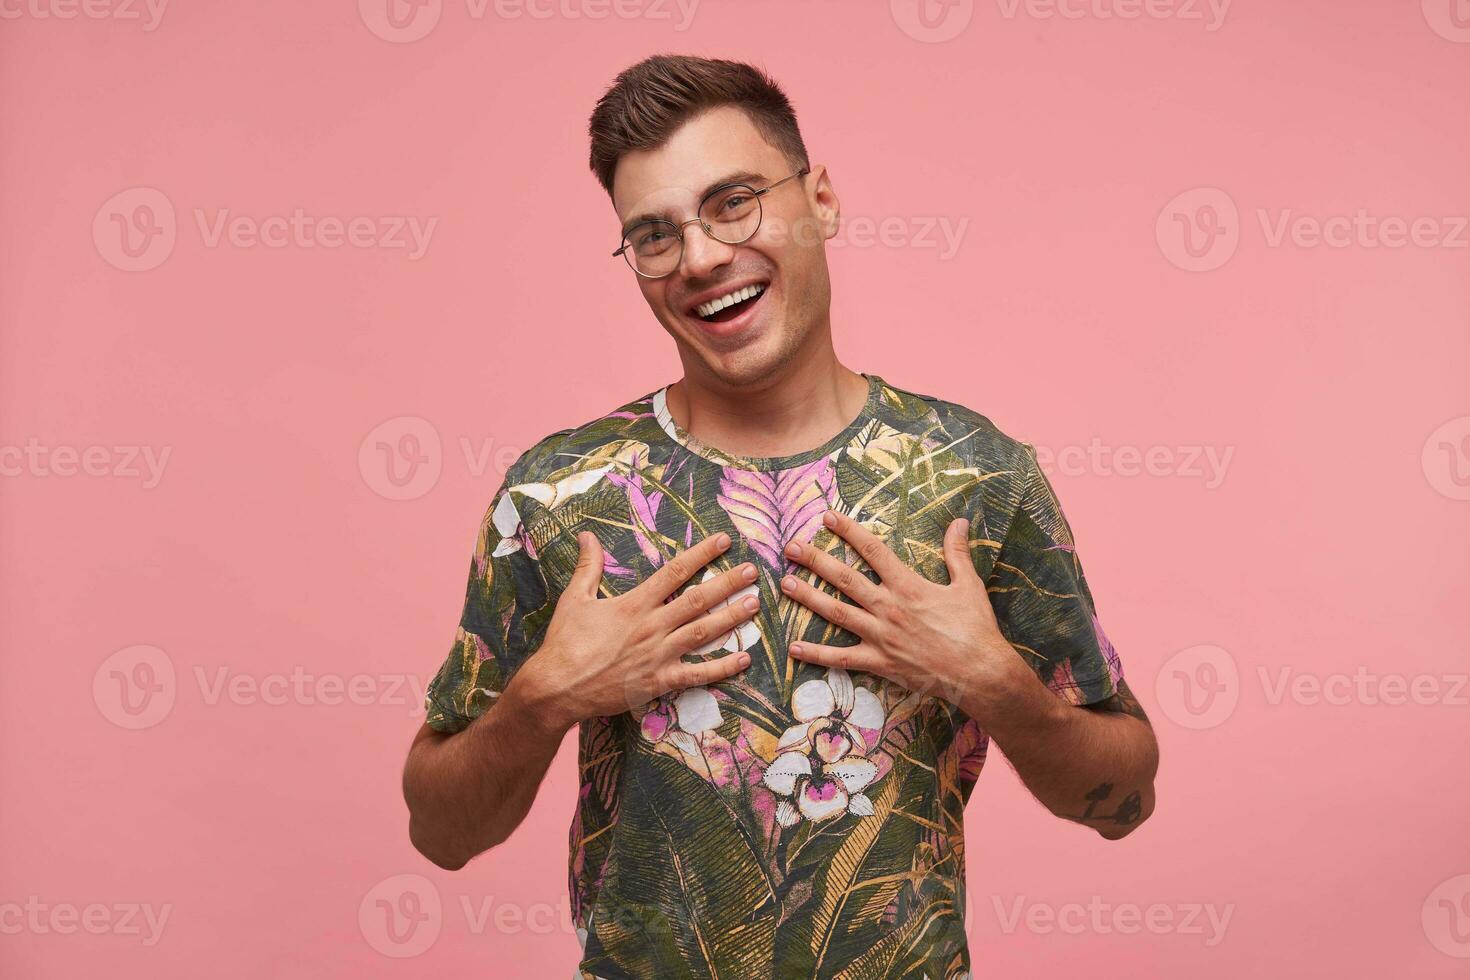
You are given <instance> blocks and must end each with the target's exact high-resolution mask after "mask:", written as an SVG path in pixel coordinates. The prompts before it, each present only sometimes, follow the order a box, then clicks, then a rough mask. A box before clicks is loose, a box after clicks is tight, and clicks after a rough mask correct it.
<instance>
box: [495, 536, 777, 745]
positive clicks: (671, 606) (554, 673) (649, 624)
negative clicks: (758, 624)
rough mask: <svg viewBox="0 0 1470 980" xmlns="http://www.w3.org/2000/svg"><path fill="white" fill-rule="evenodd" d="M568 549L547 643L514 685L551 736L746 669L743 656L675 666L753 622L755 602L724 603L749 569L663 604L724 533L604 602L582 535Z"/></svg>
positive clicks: (719, 545)
mask: <svg viewBox="0 0 1470 980" xmlns="http://www.w3.org/2000/svg"><path fill="white" fill-rule="evenodd" d="M577 544H578V546H579V555H578V558H577V569H576V571H575V572H574V573H573V574H572V578H571V581H570V582H569V583H568V585H567V587H566V590H565V591H564V592H563V593H562V595H561V598H560V599H558V600H557V603H556V610H555V612H554V613H553V614H552V617H551V622H550V623H549V624H548V625H547V627H546V637H545V638H544V639H543V641H542V643H541V646H540V647H539V648H538V649H537V650H536V652H535V653H534V654H532V655H531V657H530V658H529V659H528V660H527V661H526V663H525V664H524V665H523V666H522V667H521V669H520V670H519V671H518V672H517V674H516V676H515V678H513V681H514V680H520V681H521V684H522V685H523V687H522V689H523V690H527V689H528V688H529V689H531V690H534V691H535V698H534V700H535V701H536V702H537V703H539V704H543V705H545V706H546V709H547V710H548V711H549V712H550V713H551V717H550V718H548V719H547V720H548V721H549V722H551V723H552V724H553V725H554V726H555V727H556V728H557V729H563V728H571V727H572V726H573V725H576V724H577V723H578V722H580V721H582V720H584V719H586V718H595V717H598V716H600V715H616V714H620V713H622V712H624V711H630V710H633V709H635V708H637V707H639V706H641V705H643V704H646V703H648V702H649V701H652V700H654V699H655V698H657V697H658V696H659V695H660V694H664V693H666V692H668V691H674V690H681V689H683V688H688V687H699V686H702V685H705V684H712V683H714V682H716V681H719V680H723V679H725V678H727V677H730V676H731V675H733V674H736V673H739V672H740V671H741V670H744V669H745V668H746V667H747V666H749V664H750V654H748V653H746V652H744V651H739V652H734V653H729V654H727V655H725V656H723V657H717V658H715V659H713V660H706V661H703V662H700V663H691V662H687V661H685V660H683V659H682V658H683V656H684V655H685V654H687V653H690V652H691V651H694V650H697V649H699V648H700V647H702V646H706V645H707V644H708V643H709V642H710V641H711V640H714V639H716V638H717V637H719V636H722V635H723V634H725V633H728V632H730V631H731V630H733V629H735V628H736V627H737V626H739V625H740V624H741V623H743V622H745V621H747V620H749V619H750V618H751V617H753V616H754V615H755V614H756V612H757V610H759V608H760V604H759V601H758V600H757V598H756V597H754V596H748V597H746V598H745V599H744V600H743V601H742V602H732V603H728V604H727V603H726V600H727V599H729V597H730V596H732V595H734V594H735V593H736V592H739V591H740V590H741V589H743V588H746V587H747V586H749V585H751V584H753V583H754V582H755V578H756V569H755V565H753V564H752V563H750V562H746V563H745V564H742V565H738V566H736V567H735V568H732V569H730V570H729V571H727V572H723V573H721V574H719V575H716V576H713V577H712V578H709V579H708V580H706V581H702V582H699V583H696V584H695V585H693V586H691V587H690V588H688V589H687V590H685V591H684V593H683V594H682V595H680V596H679V597H678V598H677V599H675V600H673V601H672V602H669V601H666V600H668V598H669V596H671V595H673V594H674V592H676V591H677V590H678V588H679V586H681V585H683V584H684V583H685V582H686V581H688V580H689V578H690V576H692V575H693V574H694V573H695V572H697V571H699V570H700V569H701V568H703V567H704V566H705V565H707V564H709V563H710V562H711V561H713V560H714V559H715V558H717V557H718V556H719V555H720V554H722V553H723V552H724V551H725V549H727V548H728V547H729V546H730V536H729V535H728V534H725V533H724V532H723V531H722V532H720V533H718V534H715V535H712V536H710V537H708V538H705V539H704V540H702V541H700V542H699V543H698V544H695V545H694V546H693V547H691V548H688V549H687V550H685V551H681V552H679V553H678V554H676V555H674V557H673V558H671V559H669V561H668V562H666V563H665V564H664V565H663V566H662V567H660V568H659V569H658V570H657V571H656V572H654V573H653V574H652V575H651V576H649V577H648V579H646V580H645V581H643V582H640V583H639V584H638V585H637V586H635V587H634V588H633V589H631V590H629V591H628V592H625V593H623V594H622V595H617V596H612V597H610V598H606V599H603V598H599V597H598V595H597V590H598V584H599V583H600V582H601V581H602V571H603V560H602V544H601V542H599V541H598V540H597V536H596V535H595V534H592V533H591V532H589V531H584V532H582V533H580V534H578V535H577ZM717 606H718V608H715V607H717ZM712 608H714V609H715V611H714V612H710V611H709V610H710V609H712Z"/></svg>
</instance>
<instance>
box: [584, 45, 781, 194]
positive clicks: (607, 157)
mask: <svg viewBox="0 0 1470 980" xmlns="http://www.w3.org/2000/svg"><path fill="white" fill-rule="evenodd" d="M722 105H733V106H737V107H738V108H740V109H743V110H744V111H745V114H746V115H747V116H749V117H750V121H751V122H752V123H753V124H754V125H755V128H756V129H757V130H759V131H760V134H761V136H762V137H764V138H765V140H766V142H768V143H770V144H771V145H772V146H774V147H776V149H778V150H780V151H781V152H782V153H783V154H785V156H786V159H787V160H789V161H790V162H791V165H792V166H793V167H806V166H810V162H809V161H808V159H807V155H806V144H804V143H803V142H802V140H801V130H800V129H798V128H797V125H796V113H795V111H794V110H792V108H791V101H790V100H789V99H787V98H786V93H784V92H782V91H781V88H780V86H778V85H777V84H776V83H775V82H774V81H772V79H771V77H770V76H769V75H767V74H766V73H765V72H763V71H761V70H760V69H759V68H755V67H753V66H751V65H747V64H745V63H744V62H740V61H725V60H722V59H718V58H696V57H691V56H688V55H669V54H659V55H654V56H653V57H651V58H645V59H644V60H643V61H640V62H638V64H636V65H633V66H632V67H630V68H625V69H623V71H622V72H621V73H620V74H619V75H618V77H617V79H616V80H615V81H614V82H613V84H612V87H611V88H609V89H608V90H607V92H606V93H604V94H603V96H602V98H601V99H599V100H598V102H597V108H595V109H593V110H592V119H591V121H590V122H589V123H588V124H587V134H588V136H590V137H591V139H592V155H591V165H592V172H593V173H594V174H596V175H597V180H598V182H599V183H601V184H602V186H603V189H604V190H606V191H607V193H608V196H609V197H610V196H612V185H613V174H614V173H615V172H616V171H617V168H618V160H620V159H621V158H622V156H623V154H625V153H631V152H633V151H635V150H651V149H653V148H655V147H658V146H661V145H663V143H664V142H666V141H667V140H668V138H669V137H670V136H672V135H673V133H674V131H675V130H677V129H678V128H679V127H680V126H682V125H684V124H685V123H686V122H688V121H689V120H690V119H692V118H694V117H695V116H697V115H699V114H700V113H702V112H704V111H706V110H708V109H713V108H715V107H717V106H722Z"/></svg>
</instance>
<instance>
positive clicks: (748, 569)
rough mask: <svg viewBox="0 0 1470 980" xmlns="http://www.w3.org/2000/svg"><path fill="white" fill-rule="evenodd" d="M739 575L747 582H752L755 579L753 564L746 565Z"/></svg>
mask: <svg viewBox="0 0 1470 980" xmlns="http://www.w3.org/2000/svg"><path fill="white" fill-rule="evenodd" d="M740 577H741V578H743V579H745V581H747V582H754V581H755V566H754V565H746V566H745V570H744V571H742V572H741V573H740Z"/></svg>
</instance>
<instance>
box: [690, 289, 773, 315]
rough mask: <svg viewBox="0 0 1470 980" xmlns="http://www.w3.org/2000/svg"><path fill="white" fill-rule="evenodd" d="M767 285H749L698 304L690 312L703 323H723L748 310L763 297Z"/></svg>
mask: <svg viewBox="0 0 1470 980" xmlns="http://www.w3.org/2000/svg"><path fill="white" fill-rule="evenodd" d="M767 285H768V284H767V283H763V282H757V283H751V284H750V285H749V286H744V287H742V288H740V289H736V290H734V291H732V292H730V293H727V294H725V295H724V296H721V297H719V298H718V299H712V300H710V301H709V302H708V303H700V304H699V305H698V306H696V307H694V309H692V310H690V312H691V313H692V314H693V315H694V316H697V317H699V319H701V320H703V321H704V322H705V323H724V322H725V321H727V320H733V319H735V318H736V317H737V316H739V315H740V314H742V313H744V312H745V311H746V310H748V309H750V308H751V307H752V306H754V305H755V304H756V303H758V302H760V298H761V297H762V296H764V295H765V292H766V286H767Z"/></svg>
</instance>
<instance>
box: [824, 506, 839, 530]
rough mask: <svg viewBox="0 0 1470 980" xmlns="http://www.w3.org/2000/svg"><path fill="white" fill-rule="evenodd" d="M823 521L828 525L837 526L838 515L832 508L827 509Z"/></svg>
mask: <svg viewBox="0 0 1470 980" xmlns="http://www.w3.org/2000/svg"><path fill="white" fill-rule="evenodd" d="M822 523H823V524H825V525H827V526H828V527H836V526H837V515H836V514H834V513H833V512H832V511H830V510H829V511H827V512H826V513H825V514H823V515H822Z"/></svg>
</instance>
